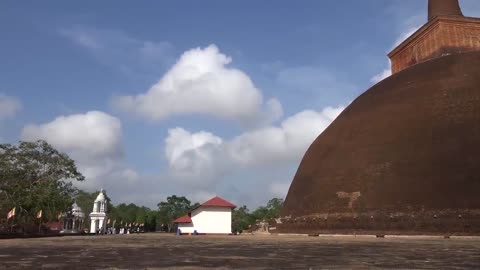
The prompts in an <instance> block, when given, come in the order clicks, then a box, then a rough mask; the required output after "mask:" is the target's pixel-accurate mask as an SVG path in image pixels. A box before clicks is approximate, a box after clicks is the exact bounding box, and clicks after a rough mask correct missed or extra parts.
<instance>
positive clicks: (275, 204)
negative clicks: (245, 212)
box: [252, 198, 283, 220]
mask: <svg viewBox="0 0 480 270" xmlns="http://www.w3.org/2000/svg"><path fill="white" fill-rule="evenodd" d="M282 207H283V199H279V198H273V199H270V200H269V201H268V202H267V205H266V206H260V207H258V208H257V209H255V211H253V212H252V216H253V217H254V219H255V220H264V219H272V218H279V217H280V211H281V210H282Z"/></svg>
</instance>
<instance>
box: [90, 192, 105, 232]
mask: <svg viewBox="0 0 480 270" xmlns="http://www.w3.org/2000/svg"><path fill="white" fill-rule="evenodd" d="M106 221H107V198H106V197H105V194H103V189H102V190H100V193H99V194H98V196H97V198H96V199H95V202H94V203H93V211H92V213H90V233H97V232H99V233H103V232H105V229H106V226H107V224H106Z"/></svg>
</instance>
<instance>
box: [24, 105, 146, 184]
mask: <svg viewBox="0 0 480 270" xmlns="http://www.w3.org/2000/svg"><path fill="white" fill-rule="evenodd" d="M21 139H22V140H25V141H35V140H40V139H42V140H46V141H47V142H48V143H50V144H52V145H53V146H54V147H55V148H57V149H59V150H60V151H63V152H66V153H67V154H69V156H70V157H71V158H72V159H74V160H75V162H76V164H77V166H78V168H79V170H80V172H81V173H82V174H83V175H84V176H85V177H86V181H85V182H83V183H76V185H77V186H79V187H84V188H87V189H89V190H96V189H99V188H101V187H104V188H107V189H108V188H109V187H113V186H114V183H113V182H112V181H120V182H121V181H126V183H132V182H134V181H135V180H136V179H138V175H137V173H136V172H135V171H133V170H132V169H128V168H126V167H124V165H123V164H122V158H123V146H122V141H121V139H122V126H121V123H120V120H119V119H117V118H116V117H113V116H111V115H109V114H106V113H104V112H100V111H90V112H87V113H85V114H74V115H68V116H59V117H57V118H56V119H54V120H53V121H51V122H48V123H44V124H39V125H37V124H29V125H26V126H25V127H24V128H23V130H22V134H21Z"/></svg>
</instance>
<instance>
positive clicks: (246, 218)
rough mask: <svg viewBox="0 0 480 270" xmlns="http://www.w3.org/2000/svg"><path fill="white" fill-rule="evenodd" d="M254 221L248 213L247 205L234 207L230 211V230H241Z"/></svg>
mask: <svg viewBox="0 0 480 270" xmlns="http://www.w3.org/2000/svg"><path fill="white" fill-rule="evenodd" d="M254 223H255V217H254V216H253V215H251V214H250V213H249V210H248V208H247V206H245V205H244V206H242V207H240V208H238V209H234V210H233V212H232V232H240V233H241V232H242V231H243V230H247V229H248V228H249V226H250V225H252V224H254Z"/></svg>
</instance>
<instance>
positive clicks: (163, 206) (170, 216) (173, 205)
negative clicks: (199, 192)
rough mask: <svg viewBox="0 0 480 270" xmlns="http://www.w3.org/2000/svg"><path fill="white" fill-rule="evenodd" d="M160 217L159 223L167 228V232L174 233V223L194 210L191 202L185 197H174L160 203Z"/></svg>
mask: <svg viewBox="0 0 480 270" xmlns="http://www.w3.org/2000/svg"><path fill="white" fill-rule="evenodd" d="M157 206H158V215H159V222H161V224H163V225H164V226H166V227H167V231H169V232H170V231H172V229H173V221H174V220H175V219H177V218H179V217H181V216H183V215H185V214H187V212H188V210H190V209H191V208H192V205H191V202H190V200H188V199H187V198H186V197H184V196H180V197H178V196H177V195H172V196H170V197H168V198H167V200H166V201H162V202H159V203H158V204H157Z"/></svg>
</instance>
